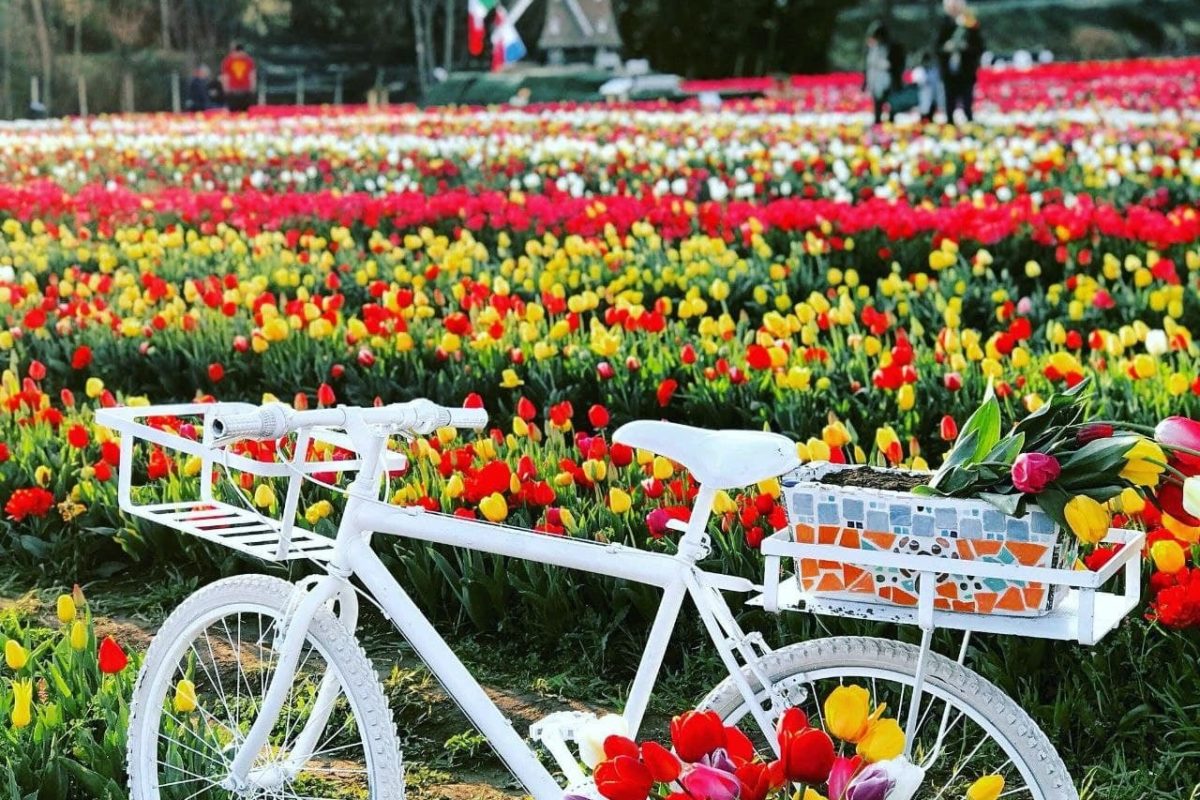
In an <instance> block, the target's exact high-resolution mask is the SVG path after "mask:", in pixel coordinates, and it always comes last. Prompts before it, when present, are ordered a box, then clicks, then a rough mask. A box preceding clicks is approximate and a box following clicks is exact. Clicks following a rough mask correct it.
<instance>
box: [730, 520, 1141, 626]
mask: <svg viewBox="0 0 1200 800" xmlns="http://www.w3.org/2000/svg"><path fill="white" fill-rule="evenodd" d="M1145 540H1146V534H1145V533H1143V532H1141V531H1133V530H1126V529H1122V528H1113V529H1111V530H1110V531H1109V532H1108V536H1107V538H1105V540H1104V542H1105V544H1113V545H1118V549H1117V552H1116V553H1115V554H1114V555H1113V556H1112V558H1111V559H1110V560H1109V561H1108V563H1107V564H1105V565H1104V567H1103V568H1101V569H1100V570H1097V571H1096V572H1091V571H1089V570H1085V569H1065V568H1050V567H1028V566H1020V565H1012V564H996V563H989V562H985V561H970V560H955V561H953V562H948V560H947V559H945V558H941V557H938V556H928V555H913V554H907V553H892V552H886V551H868V550H860V549H857V548H851V547H839V546H836V545H828V544H809V543H803V542H796V541H793V540H792V533H791V531H790V530H789V529H787V528H785V529H783V530H781V531H778V532H777V533H775V534H774V535H773V536H770V537H769V538H767V539H765V540H764V541H763V544H762V552H763V555H764V556H766V577H765V580H764V585H763V593H762V594H761V595H759V596H758V597H756V598H754V599H752V600H751V601H750V603H751V604H752V605H759V606H762V607H763V608H764V609H765V610H767V611H770V612H779V611H810V612H812V613H814V614H826V615H831V616H839V617H852V618H856V619H867V620H873V621H875V622H892V623H900V624H905V625H918V626H920V627H921V628H922V629H924V630H932V629H933V628H950V629H953V630H962V631H974V632H979V633H999V634H1015V635H1019V636H1026V637H1035V638H1041V639H1060V640H1064V641H1077V642H1079V643H1080V644H1085V645H1091V644H1095V643H1096V642H1098V641H1100V640H1101V639H1102V638H1104V637H1105V636H1106V635H1107V634H1108V633H1109V632H1110V631H1112V630H1113V629H1114V628H1116V627H1117V625H1118V624H1120V622H1121V620H1122V619H1124V618H1125V616H1126V615H1128V614H1129V613H1130V612H1131V611H1133V609H1134V608H1136V607H1137V606H1138V605H1139V604H1140V603H1141V586H1142V583H1141V559H1140V555H1141V552H1142V546H1143V544H1144V543H1145ZM784 558H792V559H817V560H822V561H837V562H841V563H844V564H850V565H854V566H857V567H891V568H897V569H904V570H910V571H912V572H916V573H918V575H919V580H918V585H919V587H920V591H919V593H918V600H917V605H916V606H915V607H914V606H897V605H891V604H888V603H883V602H864V601H861V600H855V599H853V598H845V599H843V598H840V597H827V596H822V597H818V596H816V595H814V594H813V593H811V592H805V591H804V590H802V589H801V586H800V581H799V580H798V579H797V577H796V576H795V575H788V576H787V577H786V578H782V579H781V569H782V559H784ZM1122 571H1123V572H1124V583H1125V585H1124V591H1123V592H1121V593H1119V594H1118V593H1116V592H1105V591H1101V589H1102V587H1104V586H1105V584H1107V583H1108V582H1109V581H1110V580H1112V579H1113V578H1114V577H1115V576H1116V575H1117V573H1118V572H1122ZM947 572H949V573H952V574H954V575H963V576H967V577H974V578H1004V579H1011V580H1020V581H1036V582H1041V583H1045V584H1047V585H1050V586H1060V587H1064V590H1065V591H1066V594H1065V596H1064V597H1063V599H1062V601H1061V602H1060V603H1059V604H1058V605H1057V607H1056V608H1054V609H1053V610H1051V611H1050V612H1048V613H1047V614H1045V615H1043V616H1038V617H1015V616H1005V615H1002V614H983V613H966V612H961V611H942V610H938V609H936V608H935V607H934V604H935V598H936V595H935V584H936V577H937V575H939V574H945V573H947Z"/></svg>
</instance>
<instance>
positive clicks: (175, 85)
mask: <svg viewBox="0 0 1200 800" xmlns="http://www.w3.org/2000/svg"><path fill="white" fill-rule="evenodd" d="M171 110H172V111H174V112H175V113H176V114H178V113H179V112H180V111H182V110H183V104H182V102H181V98H180V91H179V73H178V72H172V73H171Z"/></svg>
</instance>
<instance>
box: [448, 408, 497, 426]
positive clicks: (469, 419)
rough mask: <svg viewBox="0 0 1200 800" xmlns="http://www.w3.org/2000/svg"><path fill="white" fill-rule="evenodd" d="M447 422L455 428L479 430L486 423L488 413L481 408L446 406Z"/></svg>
mask: <svg viewBox="0 0 1200 800" xmlns="http://www.w3.org/2000/svg"><path fill="white" fill-rule="evenodd" d="M446 410H447V411H449V412H450V421H449V424H450V425H453V426H454V427H455V428H470V429H471V430H475V431H479V430H483V428H484V427H485V426H486V425H487V423H488V413H487V411H485V410H484V409H482V408H448V409H446Z"/></svg>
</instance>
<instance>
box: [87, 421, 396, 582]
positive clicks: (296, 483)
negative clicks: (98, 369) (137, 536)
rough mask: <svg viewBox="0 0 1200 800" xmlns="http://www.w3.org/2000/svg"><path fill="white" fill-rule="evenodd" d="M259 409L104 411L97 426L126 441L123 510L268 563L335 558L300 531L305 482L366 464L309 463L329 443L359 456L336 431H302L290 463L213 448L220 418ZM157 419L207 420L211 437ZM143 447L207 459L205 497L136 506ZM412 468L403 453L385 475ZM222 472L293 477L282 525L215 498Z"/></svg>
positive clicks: (120, 490)
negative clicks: (312, 451)
mask: <svg viewBox="0 0 1200 800" xmlns="http://www.w3.org/2000/svg"><path fill="white" fill-rule="evenodd" d="M255 408H257V406H252V405H249V404H246V403H181V404H173V405H160V406H139V407H125V408H105V409H101V410H99V411H98V412H97V413H96V421H97V422H99V423H100V424H101V425H104V426H106V427H108V428H111V429H113V430H115V431H118V432H119V433H120V434H121V462H120V468H119V476H118V484H117V496H118V499H119V501H120V505H121V510H122V511H124V512H125V513H127V514H131V515H133V516H135V517H140V518H142V519H144V520H147V521H149V522H155V523H158V524H160V525H164V526H166V527H168V528H173V529H174V530H177V531H180V532H182V533H186V534H189V535H191V536H195V537H197V538H199V539H204V540H206V541H209V542H215V543H216V544H220V545H223V546H225V547H229V548H231V549H233V550H237V551H239V552H242V553H245V554H246V555H249V556H253V557H255V558H260V559H263V560H267V561H288V560H292V559H297V558H308V559H313V560H316V561H328V560H329V559H330V558H331V557H332V555H333V539H331V538H329V537H327V536H322V535H320V534H317V533H314V532H313V531H310V530H307V529H306V528H303V527H300V526H298V525H296V512H297V509H298V506H299V502H300V488H301V484H302V482H303V476H305V475H313V474H316V473H340V472H353V471H356V470H358V469H359V468H360V465H361V462H360V460H359V459H358V458H357V457H355V458H350V459H345V460H340V461H338V460H335V461H309V460H307V457H306V454H307V452H308V446H309V444H310V443H312V442H324V443H327V444H330V445H333V446H335V447H340V448H343V449H346V450H351V451H352V450H353V446H352V443H351V441H350V438H349V437H348V436H346V435H345V434H344V433H341V432H339V431H336V430H333V429H329V428H308V429H305V430H302V431H300V432H299V433H298V434H297V435H296V445H295V454H294V456H293V458H292V460H291V462H290V463H284V462H282V461H258V460H255V459H252V458H248V457H246V456H244V455H241V454H239V453H231V452H229V451H227V450H224V449H222V448H219V447H215V446H214V445H213V439H212V432H211V431H212V425H211V424H210V423H211V422H212V418H213V417H214V416H215V415H216V414H217V413H222V414H234V413H243V412H246V411H252V410H254V409H255ZM152 417H199V418H201V419H202V423H201V424H202V425H203V431H204V434H203V438H202V439H201V440H200V441H196V440H195V439H189V438H188V437H186V436H181V435H179V434H177V433H171V432H170V431H165V430H162V429H160V428H156V427H153V426H151V425H149V424H147V423H146V422H145V420H146V419H147V418H152ZM138 441H142V442H145V443H149V444H153V445H158V446H159V447H161V448H163V449H164V450H171V451H174V452H176V453H182V454H185V455H191V456H196V457H198V458H200V462H201V467H200V476H201V477H200V491H199V496H198V497H197V498H195V499H192V500H182V501H177V502H171V503H150V504H138V503H136V502H135V501H134V498H133V485H132V481H133V452H134V445H135V444H136V443H137V442H138ZM405 464H406V460H405V458H404V456H403V455H401V454H399V453H391V452H389V453H387V454H386V455H385V460H384V467H385V469H388V470H398V469H403V468H404V466H405ZM214 467H223V468H226V469H228V470H234V471H237V472H245V473H249V474H252V475H257V476H259V477H264V478H286V479H287V481H288V484H287V492H286V494H285V496H284V501H283V503H282V505H281V508H282V511H281V514H280V519H275V518H273V517H270V516H267V515H265V514H262V513H260V512H258V511H255V510H252V509H249V508H239V507H238V506H235V505H232V504H230V503H226V502H224V501H222V500H219V499H216V498H214V497H213V481H212V479H211V478H212V474H213V468H214Z"/></svg>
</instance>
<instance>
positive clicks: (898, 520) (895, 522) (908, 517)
mask: <svg viewBox="0 0 1200 800" xmlns="http://www.w3.org/2000/svg"><path fill="white" fill-rule="evenodd" d="M888 518H889V519H890V520H891V525H892V527H893V528H898V527H901V526H903V527H905V528H907V527H908V526H910V525H912V509H911V508H909V507H908V506H902V505H892V506H889V507H888Z"/></svg>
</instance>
